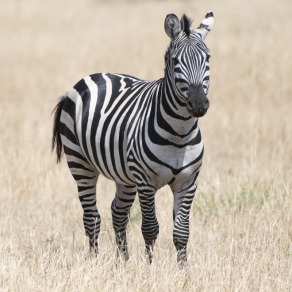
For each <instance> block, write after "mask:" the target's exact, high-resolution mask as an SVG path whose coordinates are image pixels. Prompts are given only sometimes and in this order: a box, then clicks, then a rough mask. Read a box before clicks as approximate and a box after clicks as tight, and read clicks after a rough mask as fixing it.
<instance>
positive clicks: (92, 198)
mask: <svg viewBox="0 0 292 292" xmlns="http://www.w3.org/2000/svg"><path fill="white" fill-rule="evenodd" d="M77 150H79V151H77ZM65 154H66V158H67V163H68V166H69V169H70V171H71V174H72V176H73V178H74V179H75V181H76V184H77V188H78V196H79V200H80V203H81V206H82V208H83V223H84V228H85V233H86V235H87V236H88V239H89V247H90V250H91V251H92V250H93V251H95V253H98V241H97V239H98V235H99V231H100V215H99V213H98V210H97V207H96V182H97V178H98V173H97V172H96V171H95V170H94V169H93V168H92V167H91V165H90V164H89V163H88V162H87V160H86V159H85V158H84V157H83V155H82V151H81V149H80V148H79V146H77V145H76V146H75V149H74V151H72V150H70V149H68V148H66V147H65Z"/></svg>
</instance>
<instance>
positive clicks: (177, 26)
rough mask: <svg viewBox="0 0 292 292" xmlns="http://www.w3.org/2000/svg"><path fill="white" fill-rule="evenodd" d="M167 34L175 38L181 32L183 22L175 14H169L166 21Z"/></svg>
mask: <svg viewBox="0 0 292 292" xmlns="http://www.w3.org/2000/svg"><path fill="white" fill-rule="evenodd" d="M164 29H165V32H166V34H167V35H168V36H169V37H170V38H171V39H172V40H174V39H175V38H176V37H177V36H178V35H179V34H180V32H181V23H180V21H179V19H178V17H177V16H176V15H175V14H168V15H167V16H166V18H165V21H164Z"/></svg>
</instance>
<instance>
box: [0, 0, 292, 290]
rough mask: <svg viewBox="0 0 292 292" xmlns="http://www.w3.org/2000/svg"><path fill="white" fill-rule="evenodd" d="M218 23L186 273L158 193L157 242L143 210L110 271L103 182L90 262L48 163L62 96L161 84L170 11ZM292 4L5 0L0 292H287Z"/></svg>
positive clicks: (74, 202)
mask: <svg viewBox="0 0 292 292" xmlns="http://www.w3.org/2000/svg"><path fill="white" fill-rule="evenodd" d="M208 10H213V11H214V14H215V25H214V28H213V31H212V32H211V33H210V34H209V35H208V38H207V39H206V43H207V44H208V46H209V48H210V49H211V54H212V58H211V88H210V92H209V98H210V101H211V108H210V110H209V112H208V114H207V115H206V116H205V117H204V118H202V119H201V121H200V126H201V129H202V132H203V137H204V140H205V157H204V165H203V168H202V172H201V174H200V177H199V187H198V191H197V194H196V198H195V201H194V203H193V207H192V210H191V216H190V225H191V234H190V240H189V245H188V255H189V262H188V267H187V268H186V269H183V270H180V269H178V267H177V265H176V256H175V249H174V246H173V243H172V237H171V236H172V195H171V193H170V190H169V189H168V188H163V189H162V190H160V191H159V192H158V194H157V197H156V198H157V216H158V220H159V223H160V235H159V238H158V241H157V244H156V246H155V250H154V262H153V264H152V265H148V264H147V262H146V260H145V258H144V243H143V239H142V235H141V232H140V224H141V215H140V211H139V206H138V204H137V202H136V203H135V204H134V206H133V208H132V212H131V218H130V224H129V227H128V241H129V248H130V255H131V258H130V261H129V262H128V263H127V264H126V265H125V264H124V263H123V262H120V261H118V260H116V252H115V244H114V241H115V240H114V233H113V230H112V226H111V213H110V204H111V200H112V199H113V193H114V185H113V183H111V182H109V181H107V180H105V179H100V181H99V184H98V206H99V210H100V213H101V217H102V231H101V234H100V254H99V256H98V257H97V258H95V257H90V256H89V254H88V246H87V239H86V237H85V235H84V230H83V223H82V210H81V207H80V205H79V201H78V198H77V194H76V187H75V183H74V181H73V179H72V177H71V175H70V173H69V171H68V169H67V166H66V163H65V160H63V161H62V163H61V165H56V163H55V156H54V155H53V154H51V152H50V143H51V128H52V118H51V116H50V114H51V112H52V109H53V107H54V106H55V104H56V102H57V100H58V97H59V96H61V95H62V94H63V93H64V92H65V91H66V90H69V89H70V88H71V86H72V85H73V84H74V83H75V82H76V81H78V80H79V79H80V78H81V77H83V76H85V75H87V74H89V73H93V72H121V73H128V74H132V75H135V76H139V77H142V78H144V79H149V80H151V79H157V78H160V77H162V76H163V68H164V53H165V50H166V48H167V45H168V43H169V39H168V38H167V36H166V35H165V33H164V28H163V23H164V18H165V16H166V14H168V13H170V12H174V13H176V14H177V15H182V13H184V12H185V13H187V14H188V15H189V16H190V17H192V18H193V19H194V25H193V26H194V27H195V26H196V25H198V24H199V22H200V21H201V19H202V18H203V17H204V15H205V13H206V12H207V11H208ZM291 11H292V2H291V1H290V0H281V1H276V0H259V1H252V0H249V1H239V0H234V1H232V0H222V1H212V0H207V1H138V0H137V1H103V2H102V1H94V0H85V1H81V0H78V1H77V0H76V1H68V0H66V1H57V0H52V1H37V0H23V1H16V0H14V1H12V0H11V1H1V10H0V33H1V47H0V64H1V66H0V85H1V95H0V102H1V104H0V105H1V106H0V117H1V132H0V151H1V152H0V165H1V172H0V222H1V225H0V258H1V260H0V290H1V291H289V290H290V291H291V290H292V268H291V263H292V245H291V236H292V199H291V187H292V171H291V170H292V128H291V126H292V115H291V110H292V96H291V92H292V82H291V81H292V80H291V76H292V61H291V60H292V46H291V42H292V22H291Z"/></svg>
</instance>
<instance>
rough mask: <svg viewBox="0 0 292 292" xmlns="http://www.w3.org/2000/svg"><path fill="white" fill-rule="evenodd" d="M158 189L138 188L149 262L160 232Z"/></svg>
mask: <svg viewBox="0 0 292 292" xmlns="http://www.w3.org/2000/svg"><path fill="white" fill-rule="evenodd" d="M155 192H156V190H152V189H150V190H149V189H148V190H147V188H143V190H141V189H140V190H138V194H139V202H140V207H141V213H142V228H141V229H142V234H143V237H144V241H145V247H146V256H147V258H148V260H149V263H150V264H151V263H152V259H153V246H154V243H155V241H156V239H157V236H158V233H159V225H158V221H157V218H156V213H155Z"/></svg>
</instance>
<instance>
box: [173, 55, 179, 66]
mask: <svg viewBox="0 0 292 292" xmlns="http://www.w3.org/2000/svg"><path fill="white" fill-rule="evenodd" d="M172 60H173V64H174V66H176V65H177V64H178V63H179V61H178V58H177V57H172Z"/></svg>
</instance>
